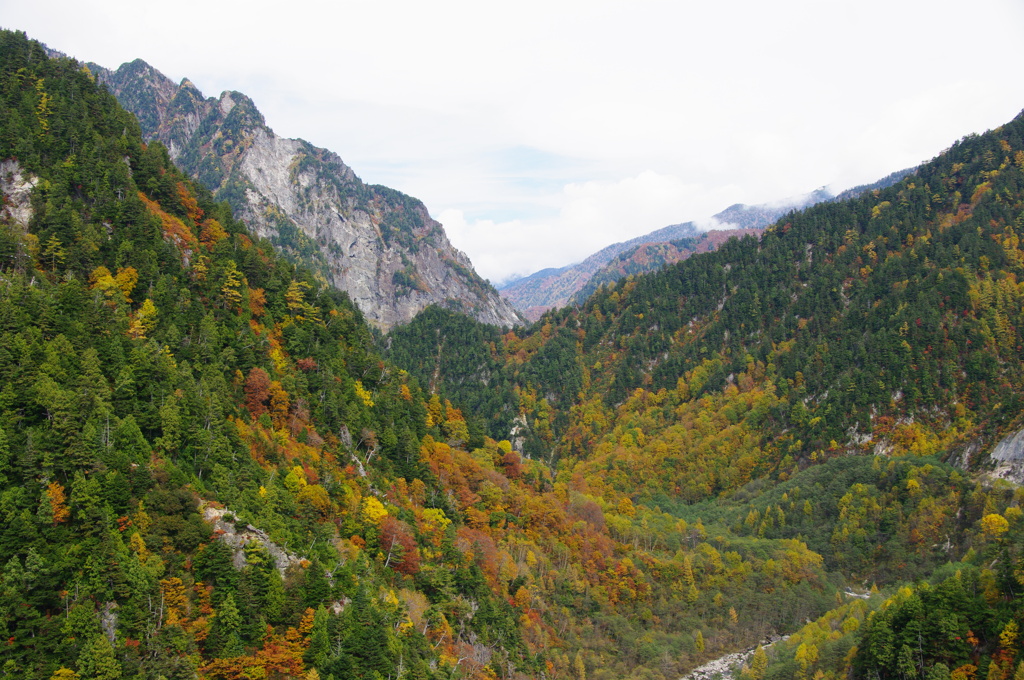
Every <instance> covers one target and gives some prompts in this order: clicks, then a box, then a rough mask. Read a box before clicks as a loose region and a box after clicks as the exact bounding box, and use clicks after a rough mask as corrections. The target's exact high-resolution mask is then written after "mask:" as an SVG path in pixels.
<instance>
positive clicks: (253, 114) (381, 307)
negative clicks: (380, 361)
mask: <svg viewBox="0 0 1024 680" xmlns="http://www.w3.org/2000/svg"><path fill="white" fill-rule="evenodd" d="M89 68H90V70H91V71H92V72H93V73H94V74H95V76H96V77H97V78H98V79H99V80H100V81H101V82H103V83H105V84H106V85H107V86H108V87H109V88H110V90H111V92H112V93H113V94H114V95H115V96H116V97H117V99H118V101H119V102H120V103H121V105H122V106H124V107H125V108H126V109H127V110H129V111H130V112H132V113H134V114H135V115H136V116H137V117H138V119H139V122H140V124H141V127H142V132H143V135H144V137H145V138H146V139H147V140H158V141H160V142H162V143H163V144H164V145H165V146H166V147H167V150H168V153H169V154H170V157H171V159H172V160H173V161H174V162H175V163H176V164H177V165H178V166H179V167H181V168H182V169H183V170H185V172H187V173H188V174H190V175H191V176H192V177H193V178H195V179H197V180H198V181H199V182H200V183H201V184H202V185H204V186H205V187H206V188H207V189H209V190H210V191H211V192H213V195H214V197H215V198H217V199H220V200H226V201H227V202H228V203H230V204H231V207H232V208H233V209H234V210H235V214H237V215H238V216H240V217H242V218H243V219H244V220H245V221H246V222H247V223H248V224H249V226H250V228H251V229H252V230H253V231H254V232H255V233H256V234H257V235H259V236H262V237H266V238H268V239H270V241H271V242H272V243H273V244H274V245H275V246H276V247H277V248H278V249H279V250H280V251H281V252H283V253H284V254H285V255H286V256H288V257H290V258H292V259H294V260H296V261H299V262H302V263H304V264H307V265H309V266H311V267H312V268H313V269H314V270H316V271H317V272H319V273H320V275H321V276H322V277H323V278H324V280H325V281H327V282H329V283H331V284H333V285H334V286H336V287H338V288H340V289H341V290H344V291H345V292H346V293H348V294H349V295H350V296H351V297H352V299H353V300H354V301H355V303H356V304H357V305H358V306H359V308H360V309H361V310H362V312H363V313H364V314H365V315H366V317H367V319H369V320H370V321H371V322H372V323H373V324H374V325H376V326H378V327H380V328H383V329H387V328H389V327H391V326H393V325H395V324H400V323H404V322H407V321H409V320H410V319H412V318H413V317H414V316H415V315H416V313H417V312H419V311H420V310H421V309H423V308H424V307H426V306H428V305H430V304H440V305H442V306H445V307H448V308H451V309H456V310H458V311H462V312H465V313H466V314H468V315H470V316H472V317H474V318H476V319H477V320H479V321H482V322H484V323H490V324H495V325H499V326H510V325H515V324H519V323H521V322H522V320H521V319H520V317H519V316H518V314H517V313H516V311H515V310H514V309H513V308H512V306H511V304H509V303H508V302H506V301H505V300H504V299H502V298H501V297H500V296H499V295H498V293H497V292H496V291H495V290H494V288H493V287H492V286H491V285H490V284H489V283H487V281H485V280H484V279H482V278H481V277H480V276H479V275H477V273H476V272H475V271H474V269H473V265H472V264H471V262H470V261H469V258H467V257H466V256H465V255H464V254H463V253H462V252H460V251H458V250H456V249H455V248H454V247H453V246H452V245H451V243H449V241H448V238H447V236H446V235H445V232H444V229H443V228H442V226H441V225H440V224H439V223H438V222H436V221H435V220H433V219H431V217H430V215H429V214H428V212H427V209H426V207H425V206H424V205H423V203H422V202H420V201H419V200H417V199H415V198H412V197H410V196H406V195H405V194H402V193H401V192H398V191H395V190H394V189H390V188H388V187H384V186H379V185H369V184H365V183H363V182H362V181H361V180H360V179H359V178H358V177H357V176H356V174H355V173H354V172H353V171H352V169H351V168H349V167H348V166H347V165H345V164H344V163H343V162H342V160H341V158H339V157H338V155H337V154H335V153H333V152H331V151H328V150H326V149H321V148H318V147H315V146H313V145H312V144H310V143H308V142H305V141H303V140H301V139H283V138H281V137H278V136H277V135H275V134H274V132H273V130H271V129H270V128H269V127H268V126H267V124H266V122H265V120H264V118H263V115H262V114H261V113H260V112H259V110H257V108H256V105H255V104H254V103H253V101H252V100H251V99H250V98H249V97H247V96H245V95H244V94H241V93H239V92H224V93H222V94H221V95H220V97H218V98H212V97H211V98H206V97H204V96H203V94H202V93H201V92H200V91H199V90H198V89H197V88H196V87H195V85H193V84H192V83H191V82H190V81H189V80H188V79H185V80H182V81H181V83H180V84H179V85H175V84H174V82H172V81H171V80H170V79H168V78H167V77H166V76H164V75H163V74H162V73H160V72H159V71H157V70H156V69H155V68H153V67H152V66H150V65H149V64H147V63H146V62H144V61H142V60H135V61H133V62H130V63H126V64H123V65H121V67H120V68H118V69H117V70H115V71H111V70H109V69H107V68H104V67H102V66H99V65H97V64H89Z"/></svg>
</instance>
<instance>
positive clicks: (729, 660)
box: [682, 635, 789, 680]
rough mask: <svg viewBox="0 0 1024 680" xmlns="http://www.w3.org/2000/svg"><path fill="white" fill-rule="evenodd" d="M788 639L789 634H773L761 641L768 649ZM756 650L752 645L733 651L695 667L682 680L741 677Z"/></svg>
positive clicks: (732, 678)
mask: <svg viewBox="0 0 1024 680" xmlns="http://www.w3.org/2000/svg"><path fill="white" fill-rule="evenodd" d="M787 639H789V636H788V635H785V636H782V637H775V636H773V637H771V638H769V639H767V640H764V641H763V642H761V645H760V646H761V647H764V648H765V651H767V650H768V648H770V647H771V646H772V645H774V644H775V643H777V642H782V641H784V640H787ZM756 650H757V647H751V648H750V649H746V650H744V651H742V652H733V653H732V654H726V655H725V656H720V657H718V658H717V659H714V660H713V661H709V662H707V663H706V664H704V665H703V666H698V667H697V668H694V669H693V670H692V671H690V672H689V673H688V674H687V675H684V676H683V677H682V680H736V679H737V678H739V676H740V671H741V670H743V666H744V665H745V664H749V663H750V659H751V658H752V657H753V656H754V652H755V651H756Z"/></svg>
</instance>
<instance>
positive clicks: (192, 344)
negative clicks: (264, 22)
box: [0, 31, 1024, 680]
mask: <svg viewBox="0 0 1024 680" xmlns="http://www.w3.org/2000/svg"><path fill="white" fill-rule="evenodd" d="M0 163H2V166H0V170H2V176H0V186H2V187H3V189H4V191H3V193H4V204H3V212H2V216H3V217H2V221H0V516H2V522H0V650H2V652H0V676H2V677H3V678H12V679H13V678H38V679H42V680H49V679H53V678H64V679H68V678H80V679H82V680H91V679H94V678H102V679H104V680H106V679H114V678H133V679H145V680H159V679H164V680H172V679H177V678H182V679H184V678H197V677H199V678H209V679H211V680H213V679H231V680H234V679H242V678H246V679H256V678H306V679H314V678H323V679H326V678H334V679H335V680H342V679H343V678H381V679H383V678H393V679H395V680H397V679H400V678H410V679H413V678H415V679H417V680H425V679H433V678H437V679H440V678H474V679H487V678H565V679H573V680H586V679H587V678H591V679H605V678H607V679H611V678H623V677H631V678H652V679H660V678H677V677H680V676H681V675H683V674H684V673H685V672H686V671H687V670H689V669H690V668H692V667H694V666H696V665H698V664H699V663H701V662H702V661H704V660H707V659H710V658H713V657H715V656H719V655H721V654H722V653H725V652H728V651H734V650H736V649H741V648H747V647H751V646H753V645H756V644H758V643H759V642H761V641H762V640H763V639H765V637H766V636H769V635H774V634H783V633H787V634H789V633H791V634H792V636H791V637H790V638H789V639H788V640H786V641H785V642H781V643H778V644H775V645H773V646H772V647H771V648H769V649H767V650H760V651H758V653H757V654H755V655H754V657H753V659H752V661H751V663H750V664H749V667H748V668H746V669H744V670H743V676H744V677H745V678H750V680H762V679H763V678H769V677H770V678H792V677H796V678H802V679H808V680H809V679H810V678H839V677H855V678H865V679H868V678H872V679H876V680H881V679H882V678H894V679H895V678H899V680H907V679H909V678H923V679H928V680H932V679H933V678H934V679H936V680H938V679H944V678H956V679H957V680H961V679H962V680H976V679H977V680H980V679H981V678H987V679H990V680H993V679H998V680H1005V679H1007V678H1010V677H1011V676H1012V677H1015V678H1016V677H1024V671H1022V670H1021V668H1022V667H1021V666H1020V662H1021V660H1022V658H1024V657H1021V652H1022V648H1021V644H1022V642H1021V639H1020V630H1019V626H1021V625H1024V621H1022V620H1021V606H1020V605H1021V603H1020V601H1019V599H1018V598H1019V596H1018V595H1017V591H1018V590H1021V588H1022V587H1024V585H1022V584H1024V555H1021V546H1022V545H1024V520H1022V514H1024V513H1022V511H1021V509H1020V508H1019V501H1020V495H1021V494H1020V493H1019V491H1018V489H1017V486H1016V485H1015V484H1013V483H1012V482H1009V481H1005V480H1002V479H998V478H996V477H995V476H994V475H992V474H991V473H990V471H989V470H988V467H989V466H990V465H989V462H988V460H987V457H986V455H985V454H986V452H987V451H988V450H990V449H991V447H992V446H993V445H994V444H995V443H996V442H997V441H999V439H1000V438H1001V437H1003V436H1004V435H1005V434H1008V433H1010V432H1012V431H1014V430H1015V429H1018V428H1019V427H1020V426H1021V423H1020V422H1019V420H1020V415H1021V410H1022V404H1021V403H1020V397H1019V396H1018V395H1019V394H1020V392H1021V387H1022V382H1024V363H1022V359H1024V350H1022V346H1024V339H1022V337H1021V335H1020V334H1021V333H1022V332H1024V319H1022V318H1021V317H1022V304H1021V303H1022V296H1024V289H1022V287H1021V284H1018V282H1017V278H1018V276H1024V271H1022V268H1024V251H1022V250H1021V249H1020V242H1019V233H1020V232H1021V231H1022V230H1024V118H1018V119H1016V120H1015V121H1013V122H1011V123H1009V124H1007V125H1006V126H1004V127H1003V128H1000V129H998V130H995V131H992V132H989V133H986V134H985V135H981V136H974V137H969V138H966V139H964V140H962V141H961V142H959V143H957V144H956V145H954V146H953V147H952V148H951V149H950V150H949V151H948V152H947V153H945V154H943V155H942V156H940V157H939V158H937V159H936V160H934V161H933V162H931V163H929V164H926V165H924V166H922V167H921V168H919V169H918V171H917V172H916V173H914V174H911V175H909V176H907V177H906V178H905V179H903V180H902V181H901V182H899V183H897V184H896V185H894V186H892V187H890V188H887V189H884V190H881V191H878V192H875V193H873V194H869V195H866V196H863V197H861V198H859V199H855V200H850V201H844V202H838V203H831V204H824V205H821V206H818V207H815V208H812V209H809V210H807V211H804V212H801V213H794V214H792V215H789V216H787V217H786V218H784V219H783V220H782V221H780V222H779V223H778V224H777V225H775V226H774V227H772V228H771V229H769V231H768V232H767V233H766V234H765V235H764V236H763V237H762V238H761V239H760V240H757V239H754V238H747V239H743V240H737V241H731V242H729V243H727V244H726V245H725V246H723V247H722V248H721V249H720V250H719V251H717V252H714V253H708V254H702V255H699V256H694V257H692V258H690V259H688V260H686V261H684V262H681V263H679V264H678V265H674V266H671V267H668V268H666V269H664V270H662V271H660V272H658V273H655V274H652V275H646V276H640V277H630V278H627V279H625V280H623V281H619V282H617V283H615V284H609V285H606V286H604V287H602V288H601V289H599V290H598V291H597V292H596V293H595V294H594V295H593V296H591V297H590V298H589V299H588V300H587V301H586V302H585V303H584V304H582V305H581V306H578V307H573V308H569V309H565V310H561V311H557V312H550V313H548V314H547V315H546V316H545V317H544V318H543V319H541V321H540V322H538V323H537V324H535V325H534V326H532V327H530V328H527V329H517V330H515V331H509V330H508V329H497V328H494V327H490V326H484V325H481V324H478V323H476V322H474V321H472V320H469V319H468V318H467V317H464V316H460V315H458V314H456V313H454V312H451V311H447V310H442V309H438V308H430V309H428V310H426V311H425V312H423V313H422V314H421V315H420V316H419V317H418V318H417V319H416V320H415V321H414V322H413V323H411V324H409V325H407V326H404V327H400V328H397V329H395V330H394V331H392V332H391V333H390V334H389V335H388V336H386V337H384V338H380V337H379V336H375V334H374V333H373V332H371V330H370V329H369V327H368V326H367V325H366V323H365V322H364V320H363V317H362V315H361V314H360V312H359V310H358V309H357V308H356V307H355V306H354V305H353V304H352V302H351V301H350V300H349V299H348V298H347V297H346V296H345V295H344V294H343V293H339V292H337V291H335V290H332V289H331V288H329V287H326V286H325V285H323V283H322V279H321V278H319V277H317V276H315V275H314V274H313V273H311V272H310V271H307V270H304V269H302V268H300V267H297V266H295V265H294V264H292V263H289V262H288V261H287V260H285V259H283V258H282V257H281V256H280V255H278V254H277V253H276V252H275V250H274V247H273V245H272V244H271V243H269V242H267V241H265V240H259V239H256V238H255V237H253V236H252V234H251V233H250V232H249V231H248V230H247V228H246V226H245V224H243V223H241V222H240V221H238V220H236V219H235V218H234V217H233V216H232V214H231V211H230V209H229V208H228V207H227V206H226V204H223V203H216V202H214V201H213V200H212V198H211V197H210V195H209V193H208V192H207V191H206V190H204V189H203V188H202V187H200V186H198V185H197V184H195V183H194V182H192V181H190V180H189V179H188V178H187V177H186V176H185V175H183V174H182V173H181V172H180V171H179V170H178V169H176V168H175V167H174V166H173V164H172V163H171V162H170V160H169V157H168V154H167V152H166V150H165V149H164V148H163V147H162V146H161V145H160V144H159V143H155V142H154V143H149V144H147V143H145V142H144V141H143V140H142V137H141V134H140V131H139V124H138V122H137V121H136V120H135V119H134V118H133V117H132V116H131V115H129V114H127V113H125V112H124V111H123V110H122V109H121V108H120V107H119V106H118V105H117V103H116V101H115V99H114V98H113V96H112V95H110V94H109V93H108V92H107V91H106V90H105V89H104V88H103V87H102V86H99V85H97V84H96V82H95V80H94V78H93V77H92V76H91V74H90V73H89V72H88V69H86V68H84V67H83V66H82V65H81V64H79V63H77V62H75V61H73V60H69V59H50V58H48V57H47V55H46V52H45V51H44V50H43V48H42V47H41V46H40V45H39V44H38V43H35V42H33V41H31V40H29V39H27V38H26V36H24V35H23V34H20V33H14V32H7V31H4V32H0ZM808 622H809V623H808Z"/></svg>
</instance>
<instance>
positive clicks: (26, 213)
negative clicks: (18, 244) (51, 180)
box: [0, 160, 39, 232]
mask: <svg viewBox="0 0 1024 680" xmlns="http://www.w3.org/2000/svg"><path fill="white" fill-rule="evenodd" d="M37 184H39V178H38V177H33V176H32V175H28V174H26V173H25V172H24V171H23V170H22V169H21V166H20V165H18V162H17V161H15V160H6V161H0V197H2V200H0V220H2V221H3V222H6V223H9V224H13V225H15V226H17V227H18V228H20V229H21V231H23V232H25V231H28V223H29V221H30V220H31V219H32V203H31V201H30V197H31V194H32V190H33V189H35V187H36V185H37Z"/></svg>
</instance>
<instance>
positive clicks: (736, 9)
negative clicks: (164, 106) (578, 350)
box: [0, 0, 1024, 280]
mask: <svg viewBox="0 0 1024 680" xmlns="http://www.w3.org/2000/svg"><path fill="white" fill-rule="evenodd" d="M0 17H3V19H2V22H3V24H4V25H5V26H6V27H8V28H16V29H22V30H25V31H26V32H28V34H29V35H30V36H31V37H35V38H38V39H40V40H43V41H44V42H47V43H48V44H50V46H51V47H54V48H56V49H60V50H62V51H65V52H68V53H70V54H72V55H73V56H76V57H78V58H80V59H83V60H90V61H97V62H99V63H102V64H105V65H107V66H110V67H116V66H117V65H118V64H120V63H121V62H123V61H128V60H131V59H134V58H136V57H141V58H143V59H145V60H147V61H149V62H150V63H151V64H152V65H154V66H155V67H157V68H158V69H160V70H161V71H163V72H164V73H165V74H166V75H168V76H169V77H171V78H172V79H174V80H179V79H181V78H183V77H186V76H187V77H189V78H190V79H192V80H193V82H195V84H196V85H197V86H198V87H199V88H200V89H201V90H202V91H203V92H204V93H205V94H207V95H208V96H216V95H217V94H219V93H220V91H221V90H225V89H234V90H240V91H242V92H245V93H246V94H248V95H249V96H251V97H252V98H253V100H254V101H255V102H256V104H257V106H258V107H259V108H260V109H261V110H262V111H263V113H264V114H265V115H266V118H267V122H268V123H269V124H270V125H271V126H272V127H273V128H274V129H275V131H276V132H277V133H278V134H281V135H285V136H290V137H302V138H304V139H307V140H309V141H311V142H313V143H314V144H317V145H319V146H324V147H327V148H329V149H331V150H333V151H336V152H337V153H338V154H339V155H340V156H341V157H342V158H343V159H344V160H345V161H346V162H347V163H348V164H349V165H350V166H352V168H353V169H354V170H355V172H356V173H357V174H358V175H360V176H361V177H362V178H363V179H365V180H367V181H369V182H372V183H382V184H387V185H389V186H393V187H395V188H397V189H400V190H402V191H405V192H407V193H409V194H412V195H414V196H416V197H418V198H420V199H422V200H423V201H424V202H425V203H426V204H427V206H428V208H429V209H430V210H431V212H432V213H433V214H435V215H436V216H438V217H439V218H440V219H441V221H442V222H444V223H445V225H446V227H447V228H448V230H449V232H450V234H451V237H452V241H453V242H454V243H456V244H457V245H458V246H459V247H461V248H463V249H464V250H466V252H467V253H468V254H469V255H470V257H471V258H472V260H473V261H474V263H475V264H476V265H477V267H478V269H479V270H480V271H481V273H483V274H484V275H485V276H488V277H490V278H492V279H496V280H497V279H501V278H504V277H505V276H507V275H508V274H509V273H511V272H522V273H527V272H530V271H534V270H536V269H539V268H541V267H545V266H554V265H564V264H568V263H569V262H571V261H573V260H578V259H580V258H582V257H584V256H586V255H587V254H589V253H590V252H593V250H596V249H597V248H600V247H602V246H604V245H607V244H608V243H611V242H614V241H621V240H623V239H626V238H629V237H631V236H634V235H636V234H638V233H642V232H643V231H649V230H651V229H655V228H658V227H661V226H665V225H667V224H671V223H677V222H683V221H687V220H692V219H697V218H700V217H702V216H706V215H710V214H712V213H714V212H717V211H718V210H721V209H722V208H724V207H726V206H727V205H729V204H730V203H733V202H736V201H742V202H745V203H760V202H768V201H772V200H777V199H779V198H782V197H787V196H792V195H796V194H800V193H804V192H807V191H809V190H812V189H814V188H815V187H818V186H821V185H825V184H829V185H831V186H833V187H834V188H835V189H836V190H840V189H842V188H845V187H848V186H851V185H853V184H858V183H864V182H870V181H874V180H875V179H878V178H879V177H881V176H884V175H885V174H888V173H889V172H892V171H894V170H898V169H901V168H904V167H907V166H909V165H913V164H916V163H918V162H921V161H923V160H927V159H929V158H931V157H933V156H934V155H935V154H937V153H938V152H940V151H941V150H942V149H944V148H946V147H948V146H949V145H950V144H951V143H952V142H953V141H955V140H956V139H958V138H959V137H961V136H963V135H965V134H968V133H971V132H981V131H983V130H985V129H986V128H989V127H994V126H996V125H1000V124H1002V123H1005V122H1006V121H1008V120H1009V119H1010V118H1012V117H1013V116H1014V115H1016V113H1018V112H1019V111H1020V109H1021V108H1024V81H1022V80H1021V79H1020V78H1019V74H1018V73H1017V71H1018V70H1019V65H1020V64H1021V63H1024V41H1022V40H1020V35H1021V32H1022V28H1024V3H1021V2H1020V0H975V2H974V4H972V6H971V8H970V10H969V11H965V9H964V5H963V3H962V2H959V1H958V0H906V1H905V2H898V3H892V2H891V1H890V0H857V1H856V2H855V1H854V0H837V1H836V2H821V0H779V1H778V2H773V3H766V2H763V0H735V1H734V2H728V3H709V2H696V1H692V0H683V1H679V0H636V1H635V2H631V3H624V2H619V1H617V0H559V2H554V3H552V2H550V1H548V0H519V2H516V3H512V4H508V3H506V4H494V3H480V2H476V1H470V0H437V1H436V2H430V3H425V2H422V1H420V0H416V1H413V0H377V1H375V2H359V1H356V0H338V1H337V2H332V3H326V2H322V1H319V0H293V1H292V2H290V3H287V4H286V5H281V4H280V3H276V2H275V3H271V2H269V0H245V1H243V0H221V1H219V2H213V3H211V2H208V1H205V0H204V1H203V2H200V1H199V0H179V1H178V2H177V3H175V6H174V11H165V8H164V7H163V6H162V5H157V4H153V3H138V2H136V1H135V0H73V1H72V0H37V1H36V2H24V0H0Z"/></svg>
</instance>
